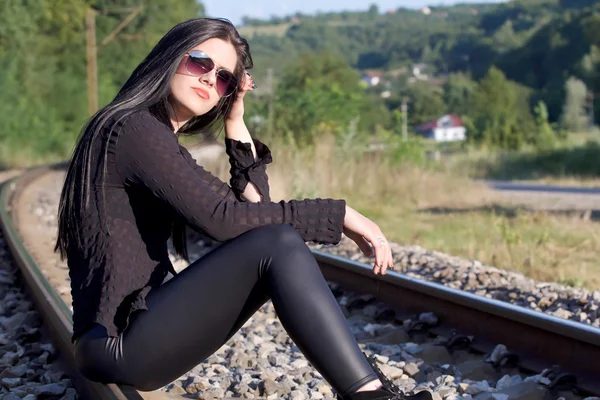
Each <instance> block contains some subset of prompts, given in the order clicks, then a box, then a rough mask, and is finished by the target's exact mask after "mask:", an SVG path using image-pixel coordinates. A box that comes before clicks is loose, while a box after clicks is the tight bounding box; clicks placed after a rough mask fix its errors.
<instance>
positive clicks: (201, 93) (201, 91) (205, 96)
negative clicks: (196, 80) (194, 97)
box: [192, 88, 210, 100]
mask: <svg viewBox="0 0 600 400" xmlns="http://www.w3.org/2000/svg"><path fill="white" fill-rule="evenodd" d="M192 89H194V92H196V93H198V96H200V97H202V98H203V99H205V100H208V99H210V93H208V91H206V90H204V89H202V88H192Z"/></svg>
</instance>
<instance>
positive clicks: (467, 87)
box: [444, 73, 477, 115]
mask: <svg viewBox="0 0 600 400" xmlns="http://www.w3.org/2000/svg"><path fill="white" fill-rule="evenodd" d="M476 91H477V82H475V81H473V80H472V79H471V78H470V77H469V76H468V75H465V74H463V73H455V74H450V76H448V81H447V82H446V84H445V85H444V102H445V103H446V107H447V109H448V112H451V113H453V114H458V115H467V114H469V113H470V112H471V108H472V107H473V96H474V95H475V92H476Z"/></svg>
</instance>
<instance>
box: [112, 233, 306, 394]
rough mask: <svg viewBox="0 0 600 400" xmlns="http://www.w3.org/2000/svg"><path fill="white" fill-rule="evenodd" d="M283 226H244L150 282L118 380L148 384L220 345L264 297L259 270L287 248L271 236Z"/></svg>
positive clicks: (128, 335)
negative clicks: (153, 285)
mask: <svg viewBox="0 0 600 400" xmlns="http://www.w3.org/2000/svg"><path fill="white" fill-rule="evenodd" d="M289 229H291V228H290V227H282V226H280V225H269V226H264V227H260V228H256V229H253V230H251V231H249V232H246V233H244V234H243V235H240V236H238V237H237V238H236V239H234V240H232V241H230V242H227V243H225V244H223V245H222V246H220V247H219V248H217V249H215V250H214V251H212V252H211V253H209V254H207V255H206V256H204V257H203V258H201V259H199V260H198V261H196V262H194V263H192V264H191V265H190V266H188V267H187V268H186V269H185V270H183V271H182V272H180V273H179V274H178V275H177V276H176V277H174V278H173V279H171V280H169V281H167V282H166V283H165V284H163V285H162V286H161V287H159V288H156V289H153V290H152V291H151V292H150V293H149V295H148V297H147V306H148V310H144V311H138V312H136V313H134V314H133V315H132V317H131V321H130V324H129V326H128V328H127V329H126V331H125V332H124V334H123V337H122V343H121V348H122V352H121V359H120V360H119V362H118V364H119V366H118V373H119V374H120V375H121V378H120V381H121V382H130V384H132V385H134V386H136V387H138V388H140V389H142V390H154V389H156V388H159V387H161V386H163V385H165V384H167V383H169V382H171V381H173V380H174V379H176V378H177V377H179V376H181V375H182V374H184V373H185V372H187V371H189V370H190V369H192V368H193V367H194V366H196V365H197V364H198V363H200V362H202V361H203V360H204V359H206V358H208V356H210V355H211V354H212V353H214V352H215V351H216V350H217V349H218V348H219V347H221V346H222V345H223V344H224V343H225V342H226V341H227V340H228V339H229V338H230V337H231V336H232V335H233V334H234V333H235V332H236V331H237V330H238V329H239V328H240V327H241V326H242V325H243V324H244V322H245V321H246V320H247V319H248V318H249V317H250V316H251V315H252V314H253V313H254V312H255V311H256V310H257V309H258V308H259V307H260V306H261V305H263V304H264V303H265V302H266V301H267V300H268V295H267V288H266V282H264V280H261V276H262V274H263V272H264V271H265V270H266V269H267V268H268V267H269V264H270V262H271V255H272V254H273V252H275V251H285V250H284V249H277V244H276V243H274V241H273V240H274V239H275V240H276V238H277V237H279V235H280V234H281V233H283V234H284V235H285V234H289V232H288V231H289ZM294 234H295V233H294ZM274 245H275V247H273V246H274Z"/></svg>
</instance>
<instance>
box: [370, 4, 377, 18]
mask: <svg viewBox="0 0 600 400" xmlns="http://www.w3.org/2000/svg"><path fill="white" fill-rule="evenodd" d="M368 14H369V17H371V18H375V17H377V16H378V15H379V7H377V4H371V5H370V6H369V11H368Z"/></svg>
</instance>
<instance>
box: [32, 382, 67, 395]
mask: <svg viewBox="0 0 600 400" xmlns="http://www.w3.org/2000/svg"><path fill="white" fill-rule="evenodd" d="M66 389H67V388H66V387H64V386H62V385H59V384H57V383H49V384H47V385H42V386H38V387H36V388H35V391H34V394H35V395H36V396H60V395H61V394H63V393H64V392H65V390H66Z"/></svg>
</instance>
